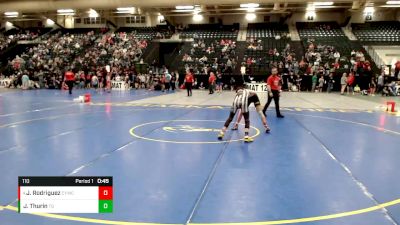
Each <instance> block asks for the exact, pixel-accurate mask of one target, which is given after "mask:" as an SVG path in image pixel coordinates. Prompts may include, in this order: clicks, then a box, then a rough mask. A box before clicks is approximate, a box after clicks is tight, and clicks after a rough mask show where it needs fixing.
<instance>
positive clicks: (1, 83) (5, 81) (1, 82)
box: [0, 79, 11, 88]
mask: <svg viewBox="0 0 400 225" xmlns="http://www.w3.org/2000/svg"><path fill="white" fill-rule="evenodd" d="M10 83H11V79H1V80H0V88H6V87H8V86H9V85H10Z"/></svg>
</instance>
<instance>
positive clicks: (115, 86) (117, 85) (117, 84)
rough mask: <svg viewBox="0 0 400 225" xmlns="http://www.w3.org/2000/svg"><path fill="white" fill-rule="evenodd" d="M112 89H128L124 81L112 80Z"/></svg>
mask: <svg viewBox="0 0 400 225" xmlns="http://www.w3.org/2000/svg"><path fill="white" fill-rule="evenodd" d="M111 89H113V90H126V89H125V82H124V81H111Z"/></svg>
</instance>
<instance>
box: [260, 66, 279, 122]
mask: <svg viewBox="0 0 400 225" xmlns="http://www.w3.org/2000/svg"><path fill="white" fill-rule="evenodd" d="M281 80H282V79H281V78H280V77H279V75H278V69H277V68H276V67H274V68H272V70H271V75H270V76H269V77H268V79H267V88H268V101H267V103H266V104H265V106H264V109H263V113H264V115H267V114H266V113H267V109H268V106H269V104H271V101H272V99H274V102H275V110H276V116H277V117H278V118H283V117H284V116H283V115H282V114H281V111H280V109H279V97H280V91H281V88H282V84H281Z"/></svg>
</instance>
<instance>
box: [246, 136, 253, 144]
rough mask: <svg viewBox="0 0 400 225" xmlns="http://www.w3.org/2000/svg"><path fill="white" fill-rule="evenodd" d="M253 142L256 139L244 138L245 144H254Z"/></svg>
mask: <svg viewBox="0 0 400 225" xmlns="http://www.w3.org/2000/svg"><path fill="white" fill-rule="evenodd" d="M253 141H254V139H253V138H251V137H249V136H245V137H244V142H246V143H250V142H253Z"/></svg>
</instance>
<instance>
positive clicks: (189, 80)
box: [185, 69, 194, 97]
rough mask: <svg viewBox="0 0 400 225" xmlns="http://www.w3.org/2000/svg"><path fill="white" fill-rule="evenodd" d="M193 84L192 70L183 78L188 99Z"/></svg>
mask: <svg viewBox="0 0 400 225" xmlns="http://www.w3.org/2000/svg"><path fill="white" fill-rule="evenodd" d="M193 82H194V77H193V69H190V70H189V72H188V73H187V74H186V76H185V87H186V90H187V96H188V97H190V96H192V86H193Z"/></svg>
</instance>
